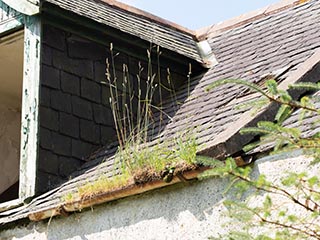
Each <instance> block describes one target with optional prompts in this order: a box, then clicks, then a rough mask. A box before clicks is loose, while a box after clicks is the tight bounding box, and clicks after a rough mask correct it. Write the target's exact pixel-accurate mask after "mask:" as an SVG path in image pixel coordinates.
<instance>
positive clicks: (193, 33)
mask: <svg viewBox="0 0 320 240" xmlns="http://www.w3.org/2000/svg"><path fill="white" fill-rule="evenodd" d="M95 1H99V2H103V3H105V4H108V5H110V6H112V7H115V8H118V9H120V10H122V11H126V12H129V13H132V14H134V15H137V16H139V17H143V18H147V19H149V20H151V21H154V22H156V23H159V24H161V25H163V26H166V27H169V28H171V29H174V30H177V31H180V32H183V33H186V34H188V35H190V36H192V37H193V39H194V40H197V37H196V31H194V30H190V29H188V28H186V27H184V26H181V25H179V24H177V23H174V22H171V21H169V20H167V19H164V18H161V17H159V16H156V15H154V14H152V13H149V12H146V11H144V10H141V9H139V8H136V7H133V6H130V5H128V4H125V3H122V2H119V1H116V0H95Z"/></svg>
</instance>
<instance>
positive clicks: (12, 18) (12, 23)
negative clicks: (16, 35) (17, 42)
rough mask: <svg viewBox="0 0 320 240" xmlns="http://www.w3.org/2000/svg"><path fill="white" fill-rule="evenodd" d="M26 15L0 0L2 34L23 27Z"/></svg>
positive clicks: (0, 27) (0, 29)
mask: <svg viewBox="0 0 320 240" xmlns="http://www.w3.org/2000/svg"><path fill="white" fill-rule="evenodd" d="M23 22H24V17H23V15H22V14H21V13H19V12H17V11H16V10H14V9H12V8H10V7H9V6H8V5H7V4H5V3H4V2H3V1H1V0H0V36H2V35H6V34H8V32H11V31H15V30H17V29H19V28H22V27H23Z"/></svg>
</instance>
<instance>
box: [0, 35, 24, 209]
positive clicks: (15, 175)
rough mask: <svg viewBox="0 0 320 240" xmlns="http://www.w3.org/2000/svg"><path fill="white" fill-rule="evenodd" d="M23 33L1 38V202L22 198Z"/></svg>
mask: <svg viewBox="0 0 320 240" xmlns="http://www.w3.org/2000/svg"><path fill="white" fill-rule="evenodd" d="M23 46H24V32H23V31H18V32H14V33H11V34H9V35H6V36H3V37H0V123H1V124H0V203H2V202H6V201H9V200H13V199H17V198H18V197H19V162H20V137H21V102H22V99H21V98H22V81H23V48H24V47H23Z"/></svg>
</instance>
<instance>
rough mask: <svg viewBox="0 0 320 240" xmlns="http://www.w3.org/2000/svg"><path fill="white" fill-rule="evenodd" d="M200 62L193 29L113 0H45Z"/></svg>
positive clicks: (201, 60)
mask: <svg viewBox="0 0 320 240" xmlns="http://www.w3.org/2000/svg"><path fill="white" fill-rule="evenodd" d="M43 2H49V3H51V4H54V5H56V6H59V7H60V8H62V9H65V10H68V11H71V12H74V13H76V14H78V15H80V16H83V17H86V18H89V19H92V20H94V21H96V22H98V23H102V24H104V25H107V26H110V27H112V28H115V29H118V30H120V31H122V32H125V33H129V34H131V35H133V36H136V37H139V38H141V39H143V40H146V41H148V42H152V43H155V44H157V45H159V46H161V47H163V48H166V49H168V50H171V51H174V52H177V53H179V54H181V55H183V56H186V57H188V58H190V59H193V60H196V61H198V62H200V63H202V62H203V59H202V58H201V56H200V55H199V52H198V48H197V39H196V36H195V32H193V31H191V30H188V29H186V28H183V27H181V26H178V25H177V24H174V23H171V22H169V21H166V20H164V19H161V18H158V17H156V16H153V15H151V14H149V13H146V12H143V11H141V10H138V9H136V8H133V7H130V6H127V5H125V4H122V3H119V2H117V1H113V0H98V1H97V0H69V1H65V0H45V1H43Z"/></svg>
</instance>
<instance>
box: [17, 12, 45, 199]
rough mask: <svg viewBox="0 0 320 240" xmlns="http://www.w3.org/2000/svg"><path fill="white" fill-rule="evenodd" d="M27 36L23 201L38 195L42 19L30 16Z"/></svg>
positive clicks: (22, 171) (22, 140)
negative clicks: (36, 191)
mask: <svg viewBox="0 0 320 240" xmlns="http://www.w3.org/2000/svg"><path fill="white" fill-rule="evenodd" d="M24 35H25V39H24V46H25V49H24V66H23V68H24V70H23V92H22V115H21V116H22V123H21V151H20V190H19V197H20V199H26V198H28V197H31V196H34V194H35V187H36V161H37V157H38V152H37V150H38V116H39V82H40V36H41V22H40V18H39V17H26V24H25V32H24Z"/></svg>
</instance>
